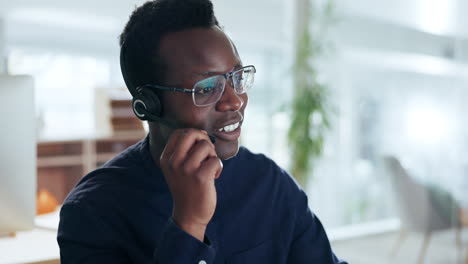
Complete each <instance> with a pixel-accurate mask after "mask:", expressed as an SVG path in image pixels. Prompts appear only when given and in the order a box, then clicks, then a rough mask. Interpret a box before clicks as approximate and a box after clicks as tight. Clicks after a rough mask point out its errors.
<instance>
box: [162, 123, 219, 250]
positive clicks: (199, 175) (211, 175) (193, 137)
mask: <svg viewBox="0 0 468 264" xmlns="http://www.w3.org/2000/svg"><path fill="white" fill-rule="evenodd" d="M160 166H161V169H162V171H163V174H164V177H165V178H166V182H167V184H168V186H169V190H170V192H171V194H172V199H173V201H174V207H173V212H172V218H173V220H174V222H175V223H176V224H177V225H179V226H180V227H181V228H182V229H183V230H184V231H186V232H187V233H189V234H191V235H192V236H194V237H195V238H197V239H198V240H200V241H203V238H204V236H205V230H206V226H207V225H208V223H209V222H210V220H211V218H212V217H213V214H214V211H215V208H216V188H215V183H214V181H215V179H217V178H219V176H220V174H221V171H222V168H223V164H222V163H221V160H220V159H219V158H218V157H217V155H216V151H215V147H214V145H213V143H211V141H210V139H209V137H208V134H207V133H206V132H205V131H202V130H198V129H177V130H175V131H174V132H173V133H172V134H171V136H170V137H169V140H168V142H167V144H166V147H165V148H164V150H163V152H162V154H161V157H160Z"/></svg>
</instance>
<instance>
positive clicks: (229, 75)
mask: <svg viewBox="0 0 468 264" xmlns="http://www.w3.org/2000/svg"><path fill="white" fill-rule="evenodd" d="M249 67H252V68H253V72H254V73H256V72H257V69H256V68H255V66H254V65H247V66H244V67H241V68H239V69H237V70H233V71H230V72H227V73H223V74H217V75H213V76H210V77H208V78H204V79H202V80H200V81H198V82H196V83H195V84H194V85H193V87H192V89H187V88H178V87H170V86H163V85H157V84H144V85H142V86H139V87H137V89H142V88H145V87H148V88H153V89H159V90H162V91H170V92H181V93H190V94H192V101H193V104H194V105H195V106H197V107H205V106H209V105H212V104H215V103H217V102H218V101H219V99H220V98H221V97H222V95H223V94H224V88H226V84H224V87H223V92H222V93H221V97H220V98H218V100H216V101H214V102H213V103H209V104H207V105H197V104H196V103H195V97H194V94H195V86H196V85H197V84H198V83H200V82H202V81H204V80H206V79H209V78H213V77H216V76H223V77H224V79H226V82H227V81H228V80H229V79H231V80H232V76H233V75H234V73H235V72H238V71H241V70H244V69H246V68H249ZM232 86H233V85H232ZM232 89H234V86H233V87H232ZM234 92H235V93H236V94H244V93H245V92H244V93H237V92H236V89H234Z"/></svg>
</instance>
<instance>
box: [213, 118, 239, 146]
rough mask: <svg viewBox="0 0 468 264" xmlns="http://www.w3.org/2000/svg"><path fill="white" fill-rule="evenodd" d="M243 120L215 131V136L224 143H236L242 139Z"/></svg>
mask: <svg viewBox="0 0 468 264" xmlns="http://www.w3.org/2000/svg"><path fill="white" fill-rule="evenodd" d="M241 126H242V120H241V121H237V122H235V121H234V122H232V123H229V124H227V125H225V126H223V127H221V128H218V129H215V131H214V135H215V136H216V137H217V138H219V139H221V140H224V141H234V140H237V139H238V138H239V137H240V132H241Z"/></svg>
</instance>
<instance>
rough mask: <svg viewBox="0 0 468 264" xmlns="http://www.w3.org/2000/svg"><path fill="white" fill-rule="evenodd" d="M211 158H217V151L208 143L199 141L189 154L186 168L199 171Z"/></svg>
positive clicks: (185, 164) (185, 163)
mask: <svg viewBox="0 0 468 264" xmlns="http://www.w3.org/2000/svg"><path fill="white" fill-rule="evenodd" d="M211 157H216V151H215V149H214V148H213V147H212V146H211V144H210V143H209V142H208V141H206V140H199V141H197V142H196V143H195V144H194V145H193V146H192V148H191V149H190V151H189V153H188V154H187V158H186V160H185V162H184V167H186V168H187V169H191V170H193V169H198V168H199V167H200V166H201V164H202V163H203V162H204V161H205V160H207V159H208V158H211Z"/></svg>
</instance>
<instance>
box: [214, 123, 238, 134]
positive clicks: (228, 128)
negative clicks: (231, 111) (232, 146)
mask: <svg viewBox="0 0 468 264" xmlns="http://www.w3.org/2000/svg"><path fill="white" fill-rule="evenodd" d="M238 127H239V122H237V123H235V124H232V125H227V126H225V127H223V128H220V129H218V131H219V132H223V131H224V132H232V131H234V130H236V129H237V128H238Z"/></svg>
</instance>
